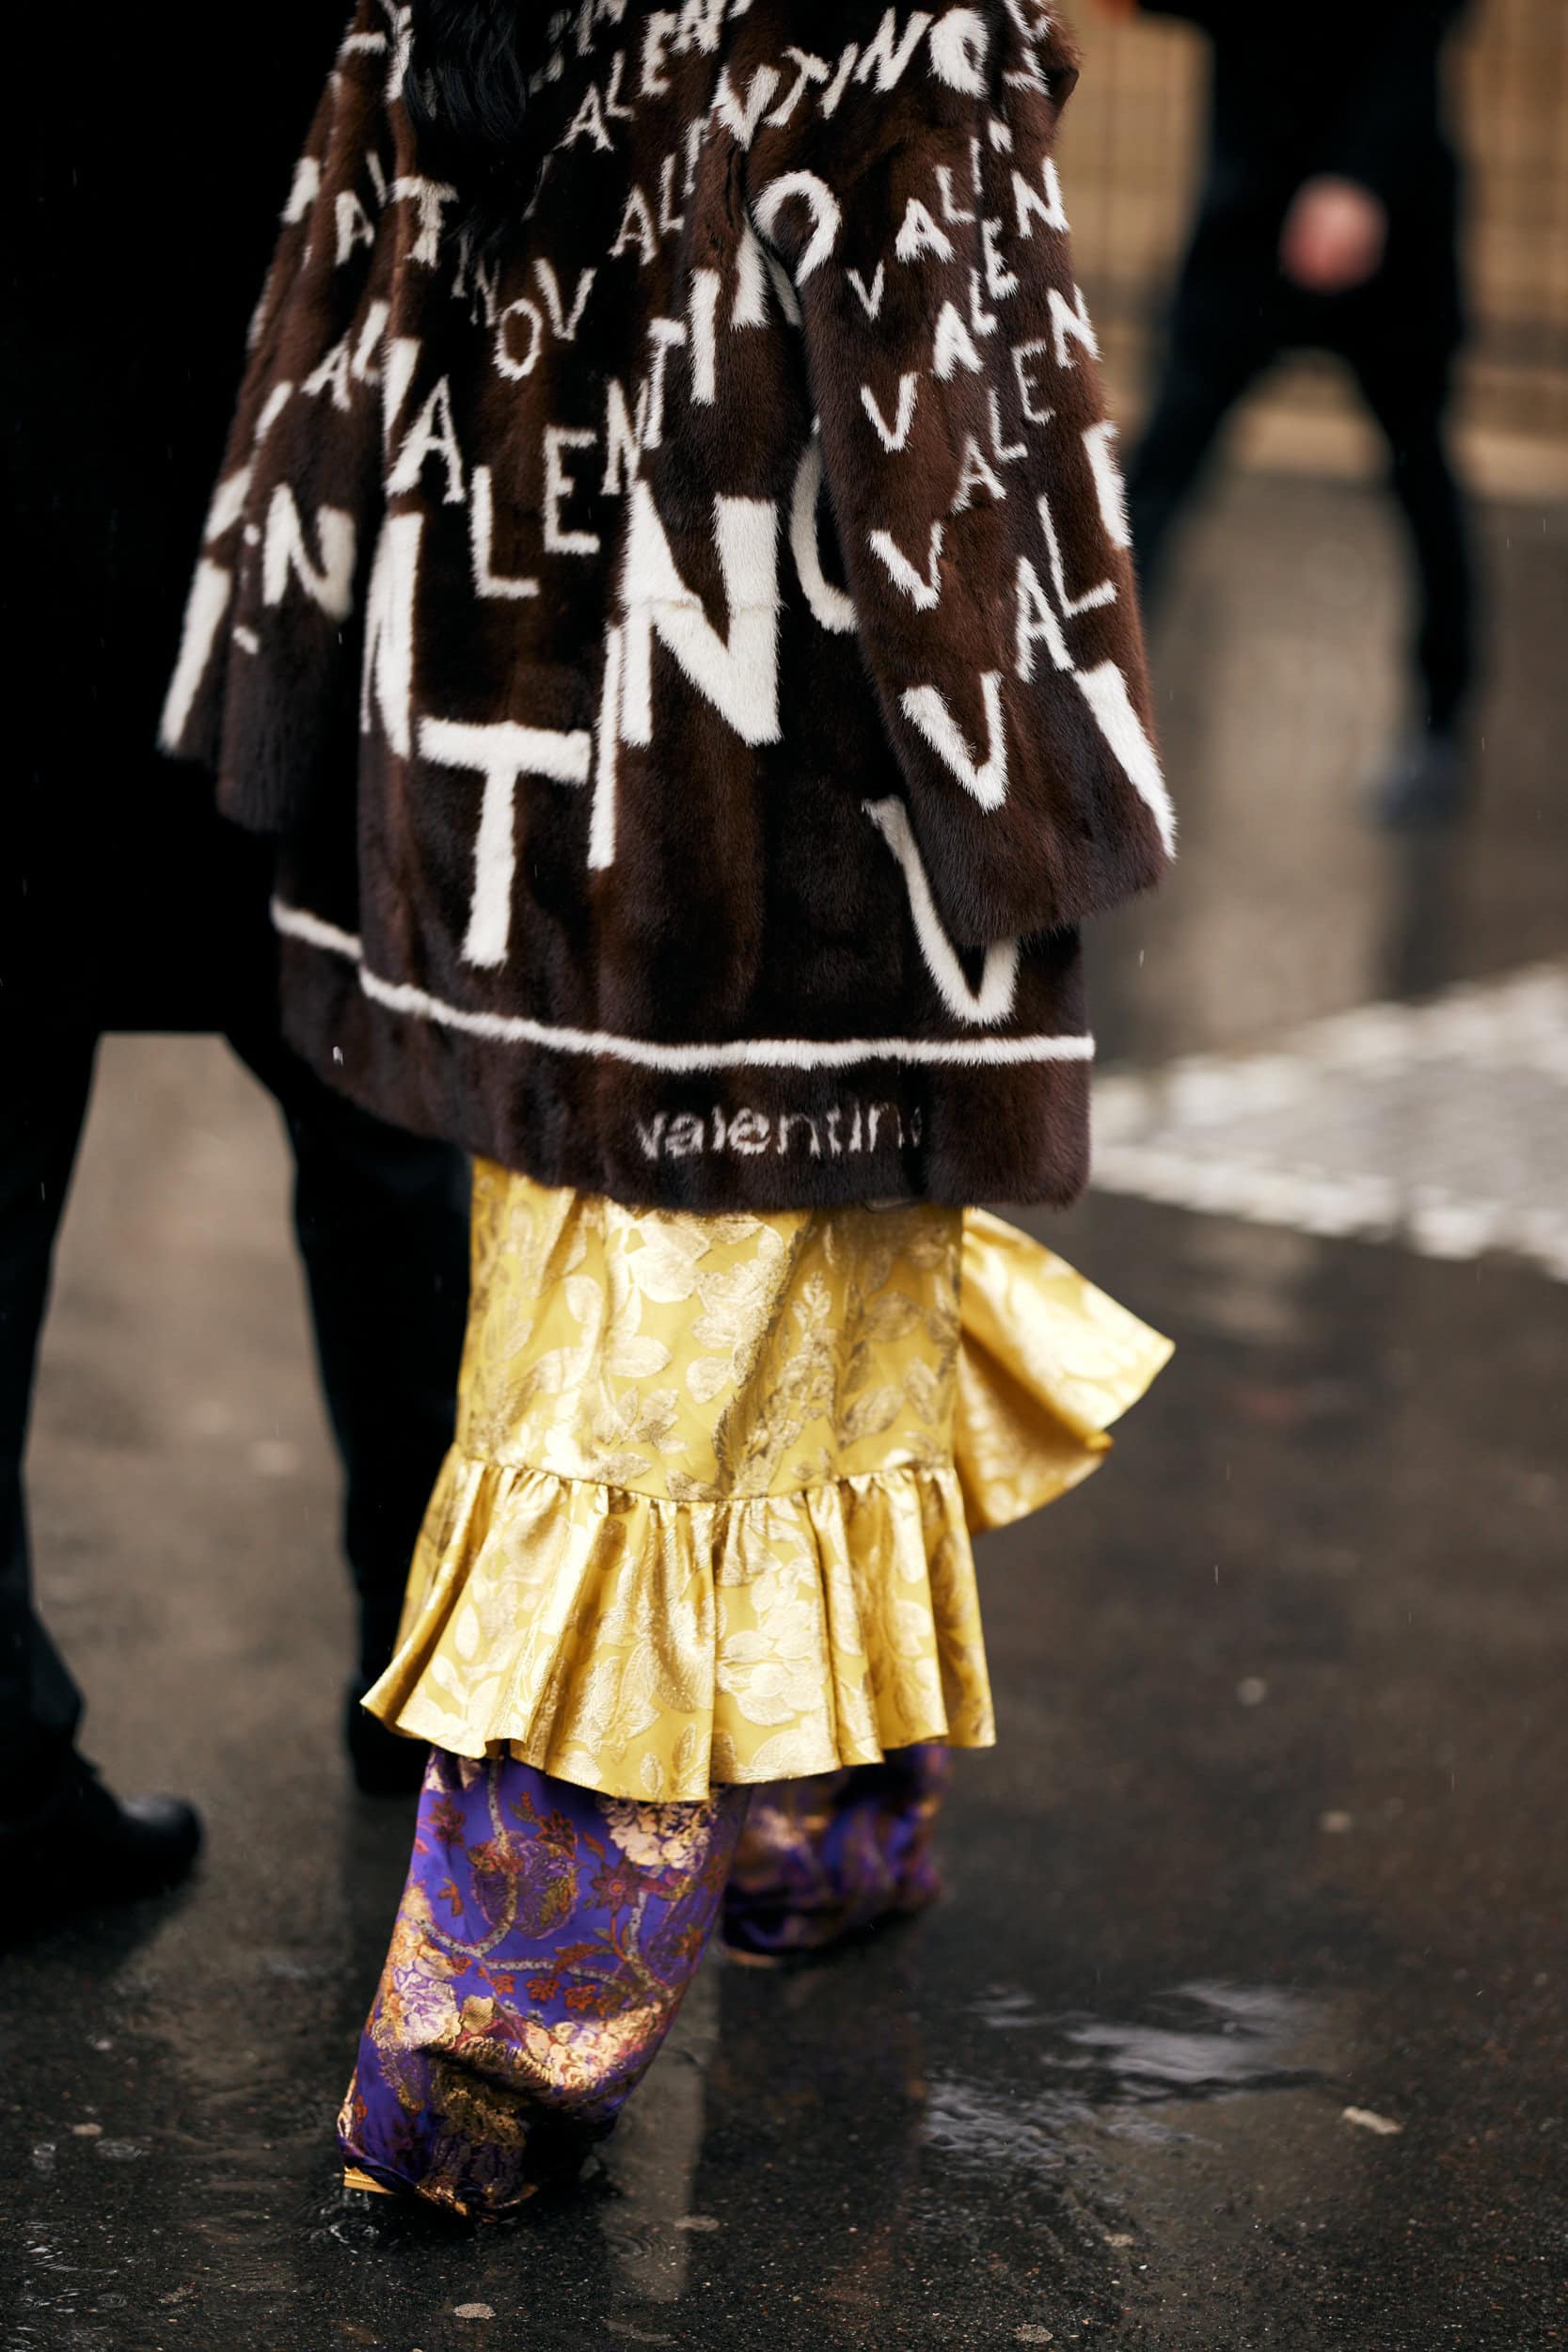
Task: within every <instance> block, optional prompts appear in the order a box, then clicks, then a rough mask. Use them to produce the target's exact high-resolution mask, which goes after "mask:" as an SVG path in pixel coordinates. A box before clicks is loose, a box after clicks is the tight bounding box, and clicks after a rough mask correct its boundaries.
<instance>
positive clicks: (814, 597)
mask: <svg viewBox="0 0 1568 2352" xmlns="http://www.w3.org/2000/svg"><path fill="white" fill-rule="evenodd" d="M821 498H822V444H821V442H820V440H819V439H818V438H817V437H816V434H815V433H814V434H813V435H812V437H811V439H810V440H809V441H808V442H807V443H806V451H805V455H804V456H803V457H802V458H801V460H800V472H799V473H798V474H797V475H796V477H795V502H794V506H793V508H792V510H791V513H790V522H789V544H790V548H791V550H792V551H793V553H794V557H795V568H796V570H797V571H798V572H799V573H800V585H801V587H802V588H803V589H804V590H805V592H806V602H807V603H808V604H809V605H810V607H811V609H812V611H813V612H815V614H816V618H817V620H818V621H819V622H820V623H821V625H822V627H823V628H826V629H832V631H833V632H834V634H835V635H840V636H847V635H848V634H849V632H850V631H851V630H852V629H853V628H855V627H856V615H855V602H854V598H853V597H852V596H846V594H845V592H844V590H843V589H842V588H835V587H834V585H833V583H832V580H830V579H829V578H828V576H827V574H826V573H825V572H824V571H823V569H822V555H821V549H820V548H819V547H818V545H817V536H816V518H817V515H818V512H819V511H820V501H821Z"/></svg>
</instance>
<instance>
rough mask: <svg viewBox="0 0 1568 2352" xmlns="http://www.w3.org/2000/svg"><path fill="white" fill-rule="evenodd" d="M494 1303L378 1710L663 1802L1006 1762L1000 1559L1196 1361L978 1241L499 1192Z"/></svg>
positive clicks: (1092, 1298) (483, 1193) (965, 1217)
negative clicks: (988, 1617) (1018, 1525)
mask: <svg viewBox="0 0 1568 2352" xmlns="http://www.w3.org/2000/svg"><path fill="white" fill-rule="evenodd" d="M473 1271H474V1288H473V1304H472V1307H471V1310H470V1314H469V1325H468V1339H467V1353H466V1356H465V1360H464V1369H463V1383H462V1396H461V1406H460V1415H459V1424H458V1431H457V1441H456V1444H455V1445H454V1447H453V1449H452V1452H451V1454H450V1455H449V1457H448V1459H447V1463H446V1466H445V1468H444V1470H443V1471H442V1474H441V1477H440V1479H439V1481H438V1483H437V1486H436V1492H435V1494H434V1496H433V1497H432V1500H431V1504H430V1510H429V1513H428V1515H427V1517H426V1520H425V1525H424V1531H423V1534H422V1535H421V1537H420V1546H419V1549H418V1552H417V1554H416V1557H415V1561H414V1565H413V1570H412V1573H411V1575H410V1579H409V1585H408V1596H407V1600H406V1603H405V1606H404V1619H403V1626H402V1629H401V1634H400V1640H399V1646H398V1651H397V1655H396V1657H395V1658H394V1660H393V1661H392V1664H391V1666H390V1667H389V1668H388V1672H387V1673H386V1674H385V1675H384V1676H383V1677H382V1679H381V1680H380V1682H379V1683H377V1685H376V1687H375V1689H374V1690H373V1691H372V1693H371V1696H370V1699H369V1701H368V1704H369V1705H370V1707H371V1708H372V1710H373V1711H374V1713H376V1714H377V1715H378V1716H379V1717H380V1719H381V1720H382V1722H383V1723H385V1724H390V1725H392V1726H394V1727H395V1728H396V1729H398V1730H400V1731H403V1732H404V1733H406V1734H408V1735H409V1736H410V1737H412V1738H417V1739H420V1740H430V1741H432V1742H433V1743H434V1744H435V1745H436V1746H437V1747H441V1748H445V1749H447V1750H448V1751H450V1752H451V1753H453V1754H456V1755H458V1756H472V1757H482V1756H487V1755H493V1754H505V1753H508V1752H510V1753H511V1754H512V1755H513V1756H516V1757H518V1758H519V1759H520V1760H521V1761H522V1762H524V1763H527V1764H531V1765H534V1766H536V1767H537V1768H539V1769H540V1770H542V1771H544V1772H549V1773H551V1774H553V1775H554V1776H555V1777H557V1778H558V1779H562V1780H566V1781H571V1782H574V1783H576V1784H578V1786H580V1787H583V1788H596V1789H600V1790H602V1791H604V1792H605V1793H606V1794H608V1795H610V1796H616V1797H630V1798H638V1799H641V1800H643V1801H645V1802H657V1803H661V1804H673V1803H680V1802H687V1801H690V1802H700V1801H702V1800H705V1798H706V1797H707V1796H708V1795H709V1793H710V1791H711V1789H712V1788H714V1787H715V1786H716V1785H718V1784H723V1783H735V1782H764V1781H777V1780H787V1779H797V1778H803V1777H806V1776H808V1775H810V1774H813V1773H816V1772H831V1771H834V1770H837V1769H838V1768H840V1767H843V1766H847V1765H855V1764H867V1763H874V1762H877V1761H879V1759H880V1758H881V1756H883V1754H884V1753H885V1752H886V1751H888V1750H890V1749H894V1748H903V1747H911V1746H913V1745H915V1744H916V1743H918V1742H920V1741H924V1740H944V1741H946V1742H948V1743H949V1744H950V1745H952V1746H954V1747H987V1746H990V1744H991V1742H992V1741H993V1740H994V1737H995V1729H994V1719H993V1716H992V1711H991V1699H990V1680H989V1677H988V1675H987V1671H986V1655H985V1644H984V1639H983V1635H982V1631H981V1625H980V1609H979V1597H978V1594H977V1591H976V1586H975V1578H974V1555H973V1551H972V1549H971V1544H970V1536H971V1533H972V1531H973V1530H976V1529H981V1528H990V1527H998V1526H1003V1525H1006V1523H1008V1522H1009V1521H1011V1520H1014V1519H1018V1518H1023V1517H1024V1516H1025V1515H1026V1514H1027V1513H1029V1512H1031V1511H1035V1510H1037V1509H1039V1508H1040V1506H1041V1505H1042V1504H1044V1503H1047V1502H1053V1501H1054V1499H1055V1498H1056V1497H1057V1496H1058V1495H1061V1494H1063V1493H1065V1492H1066V1491H1067V1489H1068V1488H1069V1487H1070V1486H1075V1485H1076V1484H1077V1483H1078V1482H1079V1480H1081V1479H1083V1478H1085V1477H1087V1476H1088V1474H1089V1473H1090V1471H1092V1470H1095V1469H1096V1468H1097V1467H1098V1465H1099V1463H1100V1461H1101V1458H1102V1457H1103V1455H1104V1454H1105V1453H1106V1452H1107V1450H1108V1448H1109V1445H1110V1439H1109V1438H1108V1437H1107V1435H1106V1431H1107V1430H1108V1428H1109V1427H1110V1425H1111V1423H1112V1422H1115V1421H1116V1420H1117V1418H1118V1417H1119V1416H1120V1415H1121V1414H1122V1413H1124V1412H1125V1411H1126V1410H1127V1408H1128V1407H1129V1406H1131V1405H1132V1404H1133V1403H1134V1402H1135V1401H1136V1400H1137V1399H1138V1397H1140V1396H1141V1395H1142V1394H1143V1392H1144V1391H1145V1390H1146V1389H1147V1388H1148V1385H1149V1383H1150V1381H1151V1380H1152V1379H1153V1378H1154V1377H1155V1375H1156V1374H1157V1373H1158V1372H1159V1371H1160V1370H1161V1368H1162V1366H1163V1365H1164V1363H1165V1361H1166V1360H1167V1359H1168V1357H1169V1355H1170V1352H1171V1350H1170V1345H1169V1343H1168V1342H1166V1341H1164V1340H1163V1339H1161V1338H1159V1337H1158V1336H1157V1334H1155V1333H1154V1332H1152V1331H1149V1330H1148V1329H1147V1328H1146V1327H1145V1326H1144V1325H1142V1324H1140V1323H1139V1322H1137V1321H1136V1319H1135V1318H1134V1317H1133V1316H1132V1315H1130V1314H1128V1313H1127V1312H1126V1311H1124V1310H1123V1309H1122V1308H1120V1307H1118V1306H1117V1305H1116V1304H1115V1303H1114V1302H1113V1301H1112V1300H1110V1299H1108V1298H1106V1297H1105V1296H1104V1295H1102V1294H1101V1293H1100V1292H1099V1291H1097V1290H1095V1289H1094V1288H1093V1287H1092V1286H1091V1285H1090V1284H1089V1283H1087V1282H1085V1281H1084V1280H1083V1279H1081V1278H1080V1277H1079V1276H1078V1275H1076V1274H1075V1273H1074V1272H1073V1271H1072V1269H1071V1267H1070V1266H1068V1265H1066V1264H1064V1263H1063V1262H1062V1261H1061V1259H1059V1258H1056V1257H1053V1255H1052V1254H1051V1252H1050V1251H1048V1250H1046V1249H1043V1248H1039V1247H1038V1245H1037V1244H1036V1243H1034V1242H1032V1241H1030V1240H1028V1239H1027V1238H1026V1237H1025V1236H1024V1235H1023V1234H1022V1233H1019V1232H1014V1230H1013V1229H1012V1228H1011V1227H1010V1226H1007V1225H1004V1224H1003V1223H1001V1222H1000V1220H999V1219H997V1218H995V1217H992V1216H986V1215H985V1214H983V1213H981V1212H978V1211H971V1212H968V1213H964V1212H960V1211H958V1210H957V1209H938V1208H927V1207H919V1206H916V1207H904V1208H896V1209H890V1210H879V1209H866V1208H855V1209H837V1210H816V1211H802V1212H800V1213H796V1214H791V1215H787V1216H750V1215H747V1216H684V1215H672V1214H669V1213H664V1212H646V1211H644V1212H639V1211H635V1210H631V1209H626V1208H622V1207H620V1206H618V1205H617V1204H616V1203H614V1202H613V1201H609V1200H602V1199H598V1198H593V1197H590V1196H588V1195H586V1194H580V1193H574V1192H569V1191H552V1190H548V1189H546V1188H545V1187H543V1186H541V1185H538V1184H533V1183H531V1181H530V1180H529V1179H527V1178H526V1177H522V1176H517V1175H515V1174H511V1173H509V1172H508V1171H507V1170H505V1169H503V1168H497V1167H494V1166H491V1165H488V1164H485V1163H481V1164H480V1166H479V1167H478V1168H477V1170H476V1173H475V1190H474V1232H473Z"/></svg>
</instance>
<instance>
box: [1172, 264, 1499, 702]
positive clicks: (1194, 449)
mask: <svg viewBox="0 0 1568 2352" xmlns="http://www.w3.org/2000/svg"><path fill="white" fill-rule="evenodd" d="M1326 307H1327V306H1325V308H1326ZM1325 323H1326V322H1325ZM1296 324H1297V323H1296V322H1289V323H1288V322H1287V321H1286V320H1285V319H1284V318H1283V317H1281V316H1277V315H1276V310H1275V306H1273V305H1271V304H1268V303H1265V304H1263V305H1262V306H1261V307H1260V306H1259V298H1258V289H1257V285H1256V283H1254V284H1250V285H1237V286H1235V287H1234V288H1232V289H1231V290H1229V291H1228V292H1227V289H1226V288H1225V286H1223V285H1221V284H1218V283H1215V284H1204V283H1202V282H1201V273H1199V272H1196V271H1192V272H1190V275H1189V278H1188V280H1187V283H1186V284H1185V286H1184V287H1183V291H1182V294H1181V295H1180V297H1179V301H1178V306H1177V314H1176V318H1175V322H1174V326H1173V332H1172V339H1171V346H1170V353H1169V358H1168V360H1167V362H1166V367H1165V373H1164V379H1163V381H1162V383H1161V385H1160V387H1159V389H1158V392H1157V394H1156V397H1155V402H1154V407H1153V410H1152V413H1151V415H1150V418H1149V421H1148V428H1147V430H1146V432H1145V434H1144V437H1143V441H1142V444H1141V446H1140V447H1139V449H1138V451H1137V453H1136V455H1135V457H1134V459H1133V461H1132V467H1131V469H1130V473H1129V480H1128V503H1129V506H1130V508H1131V513H1132V538H1133V543H1134V547H1135V549H1136V553H1137V560H1138V568H1139V573H1140V576H1141V579H1142V582H1143V589H1144V596H1145V599H1146V602H1147V603H1148V605H1149V606H1150V607H1151V608H1152V606H1153V605H1154V604H1155V602H1156V601H1157V599H1158V595H1159V591H1160V588H1161V586H1162V584H1163V580H1164V563H1165V557H1166V553H1167V543H1168V538H1169V533H1170V530H1171V526H1172V524H1173V523H1174V522H1175V521H1176V520H1177V517H1178V516H1179V515H1180V512H1181V510H1182V508H1183V507H1184V506H1185V505H1186V503H1187V501H1188V500H1189V498H1190V496H1191V494H1192V492H1193V491H1194V489H1195V488H1196V485H1197V482H1198V479H1199V477H1200V475H1201V473H1202V471H1203V469H1204V465H1205V462H1206V460H1207V458H1208V456H1209V454H1210V452H1211V450H1212V447H1213V444H1214V441H1215V438H1216V437H1217V435H1218V433H1219V431H1220V428H1221V426H1222V425H1223V424H1224V422H1225V421H1226V419H1227V416H1228V415H1229V413H1230V411H1231V409H1232V408H1233V407H1234V406H1235V405H1236V403H1237V402H1238V401H1239V400H1240V399H1241V397H1242V395H1243V393H1244V392H1245V391H1246V390H1247V389H1248V388H1249V387H1250V386H1251V385H1252V384H1253V383H1254V382H1255V381H1256V380H1257V378H1258V377H1259V375H1261V374H1262V373H1263V372H1264V371H1265V369H1267V368H1268V367H1270V366H1271V365H1272V364H1273V362H1274V361H1275V359H1276V358H1279V357H1280V355H1281V353H1282V352H1283V351H1284V350H1286V349H1287V348H1289V347H1291V344H1292V342H1303V341H1310V340H1312V338H1311V337H1310V336H1309V335H1303V334H1301V333H1299V332H1292V331H1291V327H1292V326H1295V325H1296ZM1333 347H1337V348H1339V349H1340V350H1341V351H1342V354H1343V357H1344V358H1346V359H1347V361H1348V362H1349V365H1350V367H1351V368H1352V370H1353V371H1354V375H1355V378H1356V381H1357V383H1358V385H1359V387H1360V389H1361V393H1362V396H1363V398H1364V399H1365V401H1366V403H1367V405H1368V407H1369V408H1370V410H1371V413H1372V415H1373V417H1374V418H1375V419H1376V421H1377V423H1378V424H1379V426H1380V427H1381V428H1382V431H1383V435H1384V437H1385V439H1386V441H1387V444H1388V450H1389V457H1390V469H1389V486H1390V488H1391V489H1392V491H1393V494H1394V497H1395V499H1396V501H1398V504H1399V507H1400V510H1401V513H1402V516H1403V518H1404V523H1405V528H1406V531H1407V533H1408V538H1409V545H1410V551H1411V556H1412V559H1413V569H1414V573H1415V582H1416V590H1417V625H1416V629H1415V632H1414V644H1413V646H1412V660H1413V666H1414V669H1415V672H1416V675H1417V679H1418V686H1419V690H1420V692H1421V695H1422V711H1421V715H1422V717H1423V718H1424V719H1425V722H1426V723H1427V724H1428V725H1429V726H1431V727H1433V728H1436V729H1448V728H1451V727H1452V726H1454V725H1455V724H1456V723H1457V722H1458V721H1459V719H1460V717H1461V716H1462V714H1463V711H1464V708H1465V702H1466V700H1467V698H1468V696H1469V692H1470V689H1471V686H1472V684H1473V682H1474V676H1475V669H1476V653H1475V591H1474V580H1473V570H1472V564H1471V557H1470V548H1469V533H1468V530H1467V527H1466V521H1465V501H1464V499H1463V497H1462V495H1461V493H1460V489H1459V486H1458V484H1457V483H1456V481H1455V479H1454V474H1453V469H1452V467H1451V465H1450V463H1449V453H1448V411H1449V389H1450V380H1451V374H1452V362H1451V359H1450V358H1449V354H1448V353H1447V352H1446V351H1444V350H1443V349H1442V348H1441V347H1437V348H1434V347H1433V343H1432V341H1431V338H1430V336H1426V335H1422V334H1420V333H1418V332H1415V331H1413V332H1412V334H1411V336H1410V337H1409V339H1408V340H1405V341H1401V340H1399V339H1397V338H1394V337H1385V336H1381V335H1380V336H1377V337H1375V338H1368V339H1366V340H1362V339H1359V338H1357V339H1350V338H1346V339H1345V340H1344V341H1342V342H1336V343H1335V345H1334V346H1333Z"/></svg>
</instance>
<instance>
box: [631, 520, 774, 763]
mask: <svg viewBox="0 0 1568 2352" xmlns="http://www.w3.org/2000/svg"><path fill="white" fill-rule="evenodd" d="M713 530H714V538H715V540H716V542H717V544H718V549H719V565H720V570H721V573H722V575H723V580H724V593H725V596H726V598H727V600H728V603H729V608H730V633H729V637H728V639H727V640H726V639H725V638H722V637H721V636H720V634H719V632H718V630H717V629H716V628H714V626H713V624H712V622H711V621H710V620H709V619H708V617H707V614H706V613H705V612H704V610H703V602H702V598H701V597H700V596H698V595H697V594H696V592H695V591H694V590H693V589H690V588H689V587H688V586H687V584H686V582H685V580H682V578H681V576H680V573H679V571H678V570H677V569H676V567H675V559H674V556H673V554H672V552H671V548H670V542H669V540H668V538H667V537H666V536H665V532H664V525H663V524H662V522H660V520H659V516H658V509H657V506H656V505H655V504H654V500H653V493H652V491H651V490H650V489H649V487H648V485H647V484H646V483H645V482H639V483H637V484H635V485H634V486H633V489H632V494H631V527H630V531H629V532H628V535H627V541H626V575H625V583H624V589H623V594H624V596H625V600H626V676H625V681H624V695H623V713H622V722H621V734H622V739H623V741H625V742H627V743H640V744H643V743H651V742H652V741H653V737H654V692H653V641H654V638H655V637H656V635H657V637H658V638H659V639H660V640H661V641H662V643H663V644H664V645H665V646H666V647H667V649H668V650H669V651H670V652H671V653H672V654H673V656H674V658H675V660H676V661H677V662H678V663H679V664H680V666H681V668H682V669H683V670H684V671H685V673H686V675H687V676H688V677H689V679H690V681H691V683H692V685H693V686H695V687H696V688H697V690H698V691H699V692H700V693H702V694H704V695H705V696H706V698H707V700H708V701H709V702H710V703H712V704H713V706H714V707H715V709H716V710H718V711H719V712H720V714H721V717H723V718H724V719H725V720H726V721H727V722H728V723H729V724H730V725H731V726H732V727H733V728H734V729H735V731H736V734H737V735H738V736H739V737H740V739H741V740H742V741H743V742H746V743H776V742H777V741H778V740H779V513H778V508H777V506H776V505H775V503H774V501H772V500H771V499H732V498H721V499H720V500H718V501H716V504H715V510H714V523H713Z"/></svg>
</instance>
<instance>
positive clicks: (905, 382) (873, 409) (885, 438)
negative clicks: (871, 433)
mask: <svg viewBox="0 0 1568 2352" xmlns="http://www.w3.org/2000/svg"><path fill="white" fill-rule="evenodd" d="M919 399H920V376H919V373H913V374H910V375H906V376H904V377H902V378H901V379H900V382H899V386H898V421H897V423H896V424H889V422H888V421H887V419H886V418H885V417H884V416H883V414H882V412H881V410H880V408H879V406H878V405H877V395H876V393H875V392H874V391H873V390H872V389H871V387H870V385H869V384H863V385H862V386H861V405H862V407H863V409H864V410H865V413H866V415H867V416H868V417H869V418H870V420H871V421H872V423H873V424H874V425H875V426H876V428H877V437H878V438H879V441H880V442H881V444H882V447H883V448H884V449H885V450H886V451H887V453H888V454H889V455H890V456H892V455H894V454H895V453H896V452H897V451H899V450H901V449H907V448H908V446H909V439H910V428H911V426H912V424H913V423H914V412H915V406H916V404H917V403H918V401H919Z"/></svg>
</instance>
